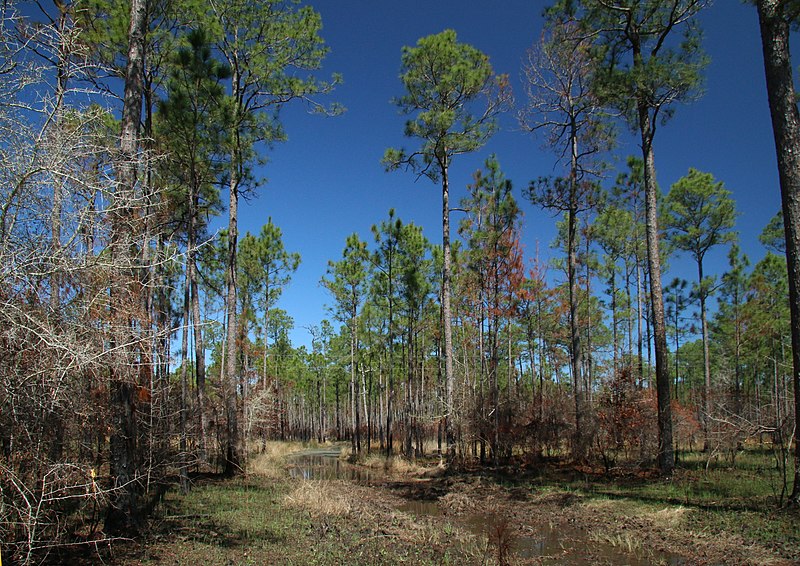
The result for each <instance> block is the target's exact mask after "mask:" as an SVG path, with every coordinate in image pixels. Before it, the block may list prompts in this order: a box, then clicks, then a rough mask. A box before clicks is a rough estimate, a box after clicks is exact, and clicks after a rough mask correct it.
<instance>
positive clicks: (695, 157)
mask: <svg viewBox="0 0 800 566" xmlns="http://www.w3.org/2000/svg"><path fill="white" fill-rule="evenodd" d="M311 4H312V6H313V7H314V8H315V9H316V10H317V11H319V12H320V13H321V15H322V21H323V26H324V29H323V32H322V35H323V37H324V38H325V40H326V42H327V44H328V45H329V47H330V49H331V52H330V54H329V56H328V57H327V59H326V61H325V67H324V71H325V72H326V73H333V72H338V73H342V75H343V77H344V84H343V85H341V86H340V87H339V88H337V90H336V91H335V92H334V93H333V95H332V96H331V97H330V100H331V101H337V102H339V103H341V104H343V105H344V106H345V107H346V108H347V112H346V113H345V114H344V115H342V116H339V117H335V118H325V117H320V116H314V115H310V114H308V112H307V109H305V108H303V107H301V106H295V107H290V108H287V109H286V110H285V111H284V114H283V121H284V124H285V127H286V130H287V133H288V136H289V140H288V141H287V142H285V143H283V144H281V145H279V146H276V147H275V148H273V149H272V150H270V151H269V153H268V155H269V160H270V162H269V163H268V164H267V165H266V166H265V167H264V168H263V169H262V170H261V174H262V175H263V176H265V177H266V178H267V184H266V186H264V187H263V188H262V189H260V191H259V193H258V196H257V197H256V198H252V199H251V200H250V201H249V202H243V203H242V204H241V205H240V214H241V224H240V230H241V232H242V233H244V232H245V231H246V230H249V231H250V232H253V233H257V232H258V231H259V230H260V227H261V225H262V224H264V223H265V222H266V221H267V218H268V217H272V219H273V221H274V222H275V223H276V224H277V225H278V226H280V227H281V229H282V230H283V234H284V243H285V245H286V248H287V249H288V250H289V251H297V252H300V254H301V256H302V263H301V265H300V268H299V270H298V271H297V273H296V274H295V275H294V278H293V280H292V282H291V283H290V285H289V286H288V287H287V288H286V290H285V291H284V293H283V297H282V298H281V300H280V302H279V304H278V306H279V307H281V308H283V309H285V310H286V311H288V313H289V314H290V315H291V316H292V317H294V320H295V326H296V328H295V330H294V332H293V333H292V340H293V342H294V343H295V344H296V345H300V344H308V343H309V342H310V337H309V335H308V333H307V331H306V330H305V328H304V327H306V326H308V325H311V324H317V323H318V322H319V321H320V320H321V319H322V318H325V317H328V316H329V315H328V312H327V310H326V308H325V305H326V304H330V303H331V298H330V296H329V295H328V294H327V292H326V291H325V290H324V289H323V288H322V287H321V286H320V285H319V281H320V278H321V277H322V276H323V275H324V274H325V270H326V267H327V262H328V260H330V259H339V258H340V257H341V253H342V250H343V248H344V243H345V238H346V237H347V235H348V234H350V233H352V232H358V233H359V235H360V236H361V238H362V239H368V238H371V234H370V227H371V226H372V225H373V224H376V223H379V222H380V221H381V220H383V219H385V218H386V216H387V213H388V210H389V209H390V208H394V209H395V210H396V213H397V216H398V217H399V218H401V219H402V220H403V221H404V222H406V223H408V222H414V223H416V224H418V225H421V226H423V227H424V229H425V233H426V235H427V236H428V238H429V239H431V241H433V242H434V243H440V242H441V218H440V214H441V213H440V210H441V190H440V188H439V187H438V186H436V185H434V184H433V183H431V182H430V181H429V180H427V179H425V178H422V179H419V180H416V178H415V176H414V175H413V174H412V173H410V172H402V171H398V172H393V173H385V172H384V170H383V168H382V166H381V164H380V159H381V156H382V155H383V152H384V151H385V149H386V148H388V147H400V146H405V147H409V148H412V147H414V144H415V142H414V140H408V139H405V138H404V137H403V125H404V123H405V117H403V116H401V115H400V114H399V113H398V112H397V109H396V107H395V106H394V105H393V104H392V102H391V100H392V98H393V97H397V96H400V95H402V93H403V90H402V85H401V83H400V81H399V78H398V76H399V71H400V53H401V49H402V47H403V46H404V45H414V44H415V43H416V42H417V40H418V39H419V38H420V37H423V36H425V35H429V34H432V33H438V32H440V31H442V30H443V29H446V28H452V29H455V30H456V32H457V33H458V37H459V40H460V41H463V42H467V43H470V44H472V45H474V46H475V47H477V48H479V49H480V50H482V51H483V52H484V53H486V54H487V55H489V57H490V60H491V62H492V65H493V66H494V69H495V72H496V73H507V74H508V75H509V76H510V78H511V81H512V85H513V87H514V92H515V96H516V97H517V101H518V103H522V102H523V101H524V93H523V90H522V87H521V83H520V75H521V65H522V58H523V56H524V54H525V51H526V50H527V49H528V48H529V47H530V46H531V45H532V44H533V43H534V41H535V40H536V39H537V38H538V37H539V34H540V32H541V25H542V19H541V11H542V9H543V7H544V6H545V4H546V3H545V2H536V1H533V2H531V1H522V0H511V1H508V0H504V1H502V2H498V3H488V2H484V1H480V0H466V1H461V2H453V1H446V2H442V1H438V2H420V1H416V0H415V1H408V2H404V3H397V2H392V3H390V2H383V1H379V0H318V1H317V2H312V3H311ZM701 23H702V28H703V30H704V34H705V41H704V47H705V50H706V52H707V54H708V55H709V56H710V59H711V62H710V65H709V67H708V69H707V71H706V85H705V94H704V96H703V97H702V98H701V99H700V100H698V101H696V102H694V103H692V104H691V105H685V106H684V105H682V106H679V107H678V108H677V112H676V114H675V117H674V118H673V119H672V120H671V121H670V122H669V123H668V124H667V125H666V126H664V127H663V128H661V129H660V130H659V131H658V133H657V134H656V141H655V155H656V169H657V173H658V180H659V183H660V185H661V187H662V188H663V189H665V190H666V189H668V188H669V186H670V185H671V184H672V183H674V182H675V181H676V180H678V179H679V178H680V177H681V176H683V175H685V174H686V173H687V172H688V169H689V168H690V167H694V168H697V169H700V170H702V171H708V172H710V173H712V174H713V175H714V176H715V177H716V178H717V179H718V180H720V181H723V182H724V183H725V186H726V187H727V188H728V189H729V190H730V191H732V192H733V196H734V198H735V199H736V201H737V208H738V211H739V213H740V217H739V220H738V224H737V228H738V230H739V232H740V242H741V246H742V248H743V250H744V251H745V253H747V254H748V255H749V256H750V258H751V260H753V262H755V261H757V260H758V259H760V258H761V257H762V256H763V254H764V250H763V248H762V247H761V245H760V244H759V242H758V234H759V233H760V232H761V229H762V228H763V227H764V226H765V225H766V223H767V222H768V221H769V219H770V218H771V217H772V215H774V214H775V212H777V210H778V208H779V206H780V195H779V188H778V181H777V173H776V165H775V153H774V146H773V142H772V132H771V128H770V119H769V110H768V106H767V98H766V92H765V86H764V84H765V83H764V72H763V64H762V59H761V50H760V38H759V34H758V19H757V16H756V11H755V8H753V7H752V6H750V5H747V4H743V3H742V2H739V1H738V0H721V1H718V2H716V3H715V4H714V5H712V6H711V7H710V8H708V9H707V10H706V11H705V12H704V13H703V15H702V17H701ZM491 153H495V154H496V155H497V157H498V160H499V162H500V165H501V168H502V169H503V171H504V172H505V174H506V177H507V178H509V179H510V180H511V181H512V183H513V184H514V190H515V196H516V197H517V199H518V201H519V202H520V204H521V207H522V209H523V211H524V214H525V219H524V230H523V243H524V246H525V251H526V254H527V255H528V257H532V256H533V255H534V254H535V252H536V249H537V246H538V249H539V255H540V258H541V259H547V258H549V257H554V256H556V255H558V252H557V251H555V250H551V249H550V248H549V245H550V242H551V241H552V240H553V237H554V233H555V219H554V218H553V217H552V216H551V215H550V214H549V213H547V212H543V211H541V210H539V209H537V208H535V207H533V206H532V205H531V204H530V203H528V202H527V201H525V200H524V199H523V197H522V189H523V188H525V187H526V186H527V185H528V182H529V181H530V180H531V179H535V178H537V177H539V176H542V175H548V174H551V173H558V172H559V169H558V168H557V167H556V164H555V157H554V155H553V154H552V153H550V152H549V151H548V150H546V149H543V148H542V140H541V139H537V138H534V137H533V136H531V135H530V134H526V133H525V132H523V131H521V130H520V128H519V126H518V125H517V123H516V119H515V115H514V113H513V112H512V113H509V114H508V115H507V116H503V117H502V119H501V131H500V132H499V133H498V134H497V135H495V136H494V138H493V139H492V140H491V142H490V143H489V144H487V145H486V146H485V147H484V148H482V149H480V150H479V151H477V152H475V153H474V154H473V155H468V156H459V157H458V158H456V160H455V161H454V163H453V167H452V178H451V190H452V196H451V198H452V202H453V203H457V202H458V201H459V200H460V198H461V197H462V196H463V195H464V194H465V192H466V190H465V188H466V185H467V184H468V183H469V182H470V179H471V175H472V173H473V172H474V171H475V170H476V169H478V168H480V167H482V165H483V162H484V161H485V159H486V158H487V157H488V156H489V155H490V154H491ZM638 153H639V148H638V146H637V145H636V143H635V141H634V139H633V138H632V137H631V136H627V135H626V136H623V137H622V138H621V139H620V144H619V146H618V147H617V148H616V150H615V151H614V154H613V155H612V156H610V159H611V160H613V161H612V164H613V165H614V167H615V168H623V167H624V160H625V157H626V156H627V155H630V154H638ZM611 177H612V178H613V174H612V175H611ZM458 220H459V213H454V216H453V225H454V226H455V225H457V222H458ZM726 253H727V249H722V248H720V249H719V250H717V251H716V252H712V253H711V254H710V255H709V258H708V262H707V267H706V271H707V272H708V273H712V274H717V275H719V274H721V273H722V272H723V271H724V270H725V267H726V259H725V254H726ZM670 264H671V270H670V271H669V272H667V273H665V274H664V281H665V282H667V281H669V280H670V279H671V278H672V277H675V276H680V277H684V278H687V279H689V280H690V281H691V280H693V278H694V276H695V268H694V265H693V263H691V260H689V259H688V258H675V259H673V260H671V262H670Z"/></svg>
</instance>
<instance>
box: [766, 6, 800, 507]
mask: <svg viewBox="0 0 800 566" xmlns="http://www.w3.org/2000/svg"><path fill="white" fill-rule="evenodd" d="M786 4H787V3H786V2H781V1H779V0H757V1H756V8H757V10H758V21H759V25H760V28H761V46H762V51H763V55H764V72H765V76H766V83H767V97H768V100H769V109H770V115H771V117H772V131H773V135H774V139H775V150H776V154H777V159H778V177H779V180H780V187H781V204H782V209H783V225H784V229H785V232H786V260H787V261H786V265H787V269H788V273H789V307H790V312H791V331H792V366H793V369H792V383H793V385H794V411H795V421H797V420H798V417H800V113H798V110H797V99H796V93H795V88H794V80H793V77H792V62H791V54H790V50H789V21H788V18H787V15H786V14H785V13H784V12H783V10H784V8H785V5H786ZM794 464H795V465H794V470H795V472H794V487H793V489H792V494H791V495H790V496H789V501H790V503H791V504H793V505H795V506H796V505H798V504H800V443H796V444H795V454H794Z"/></svg>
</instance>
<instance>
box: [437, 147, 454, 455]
mask: <svg viewBox="0 0 800 566" xmlns="http://www.w3.org/2000/svg"><path fill="white" fill-rule="evenodd" d="M439 163H440V166H441V171H442V255H443V256H444V257H443V262H442V263H443V266H442V326H443V327H444V376H445V438H446V440H447V458H448V460H450V461H452V460H453V459H454V458H455V455H456V434H455V418H454V407H453V388H454V387H453V386H454V383H455V376H454V372H453V319H452V310H451V308H450V278H451V273H450V272H451V266H450V263H451V258H450V180H449V178H448V163H447V157H442V158H440V162H439Z"/></svg>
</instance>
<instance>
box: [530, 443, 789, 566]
mask: <svg viewBox="0 0 800 566" xmlns="http://www.w3.org/2000/svg"><path fill="white" fill-rule="evenodd" d="M681 457H682V461H681V464H680V465H679V467H678V468H677V469H676V471H675V473H674V475H673V476H672V478H670V479H658V478H653V477H646V476H644V475H637V473H636V472H635V471H632V472H630V473H628V474H625V475H619V476H617V477H614V476H611V477H608V476H605V475H603V474H600V473H598V474H588V473H585V474H581V475H580V476H579V477H576V476H575V475H574V474H573V475H572V476H571V477H565V476H564V475H563V474H562V475H558V474H555V475H554V474H548V473H543V474H542V475H541V476H539V477H537V478H535V480H534V481H533V482H532V484H531V488H532V490H533V491H539V492H546V491H550V492H559V491H562V492H563V491H566V492H569V493H572V494H575V495H576V496H578V497H579V501H580V502H581V503H582V504H584V505H589V506H592V507H596V508H597V511H598V512H599V513H603V514H609V515H612V514H613V515H615V516H617V517H619V518H623V517H625V518H636V517H638V518H640V519H642V520H644V521H646V522H647V523H648V524H651V525H653V526H654V527H655V528H658V529H662V530H667V529H676V530H678V529H680V530H683V531H686V532H692V533H696V534H697V535H698V536H700V537H709V538H714V537H717V538H718V537H723V536H724V537H730V538H733V539H736V540H740V541H741V544H743V545H760V546H762V547H764V548H765V549H768V550H772V551H775V552H776V553H777V554H779V555H782V556H784V557H788V558H789V559H790V560H796V561H798V562H800V521H799V520H798V519H800V516H798V512H797V511H796V510H790V509H785V508H782V507H780V505H779V503H780V501H779V497H777V494H778V493H779V490H780V484H781V483H782V478H781V476H780V474H779V473H778V471H777V470H776V469H775V461H774V458H773V456H772V453H771V452H770V451H769V450H768V449H760V448H748V449H747V450H745V451H743V452H741V453H740V454H739V455H738V456H737V458H736V462H735V466H731V465H730V461H729V460H725V459H719V460H712V461H710V462H709V461H708V458H707V456H706V455H705V454H703V453H701V452H695V453H682V454H681ZM598 536H600V537H601V538H603V539H604V540H605V542H607V543H610V544H612V545H614V546H621V547H626V546H628V542H629V541H628V540H627V539H625V535H624V534H623V535H619V534H608V533H604V534H600V535H598ZM619 537H622V538H619ZM634 542H635V541H634Z"/></svg>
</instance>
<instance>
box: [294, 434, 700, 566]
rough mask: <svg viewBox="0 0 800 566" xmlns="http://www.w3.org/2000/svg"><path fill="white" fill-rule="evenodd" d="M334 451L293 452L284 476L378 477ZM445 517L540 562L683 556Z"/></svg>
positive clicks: (412, 507)
mask: <svg viewBox="0 0 800 566" xmlns="http://www.w3.org/2000/svg"><path fill="white" fill-rule="evenodd" d="M339 454H340V453H339V451H337V450H327V451H326V450H314V451H309V452H304V453H302V454H297V455H295V456H293V457H292V458H291V459H290V460H289V467H288V471H289V475H290V476H291V477H293V478H298V479H304V480H342V479H343V480H350V481H358V482H369V481H370V479H379V478H377V476H378V475H380V474H381V472H380V470H375V469H365V468H360V467H357V466H353V465H350V464H348V463H347V462H344V461H342V460H340V459H339ZM398 510H399V511H402V512H404V513H408V514H410V515H413V516H414V517H442V516H443V515H444V511H443V510H442V507H441V506H440V505H439V504H438V503H437V501H435V500H426V499H410V500H408V501H407V502H405V503H403V504H402V505H401V506H400V507H399V508H398ZM448 520H449V521H450V522H452V523H454V524H456V525H458V526H460V527H462V528H464V529H465V530H467V531H469V532H470V533H472V534H473V535H475V536H477V537H480V538H481V539H483V540H492V539H493V538H496V537H497V536H498V534H497V533H498V532H507V536H508V537H509V540H508V542H509V544H510V548H511V549H512V551H513V552H514V554H516V555H517V556H519V557H520V558H527V559H535V560H537V561H541V563H542V564H554V565H555V564H574V565H579V566H594V565H596V564H626V565H629V566H649V565H651V564H664V565H668V566H681V565H683V564H685V563H686V561H685V559H684V558H683V557H681V556H679V555H676V554H672V553H658V552H644V551H642V550H639V551H635V550H634V548H625V546H626V545H625V542H626V541H625V540H620V541H619V544H616V545H615V544H611V543H610V542H603V541H598V540H596V537H593V536H591V534H590V533H589V532H587V531H585V530H582V529H577V528H575V527H571V526H569V525H563V524H559V525H544V526H538V527H536V528H535V529H534V528H532V527H527V528H525V527H523V528H522V529H519V528H518V527H519V525H514V524H511V523H509V518H508V517H505V516H498V515H495V514H491V513H468V514H466V515H459V516H455V517H448Z"/></svg>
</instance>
